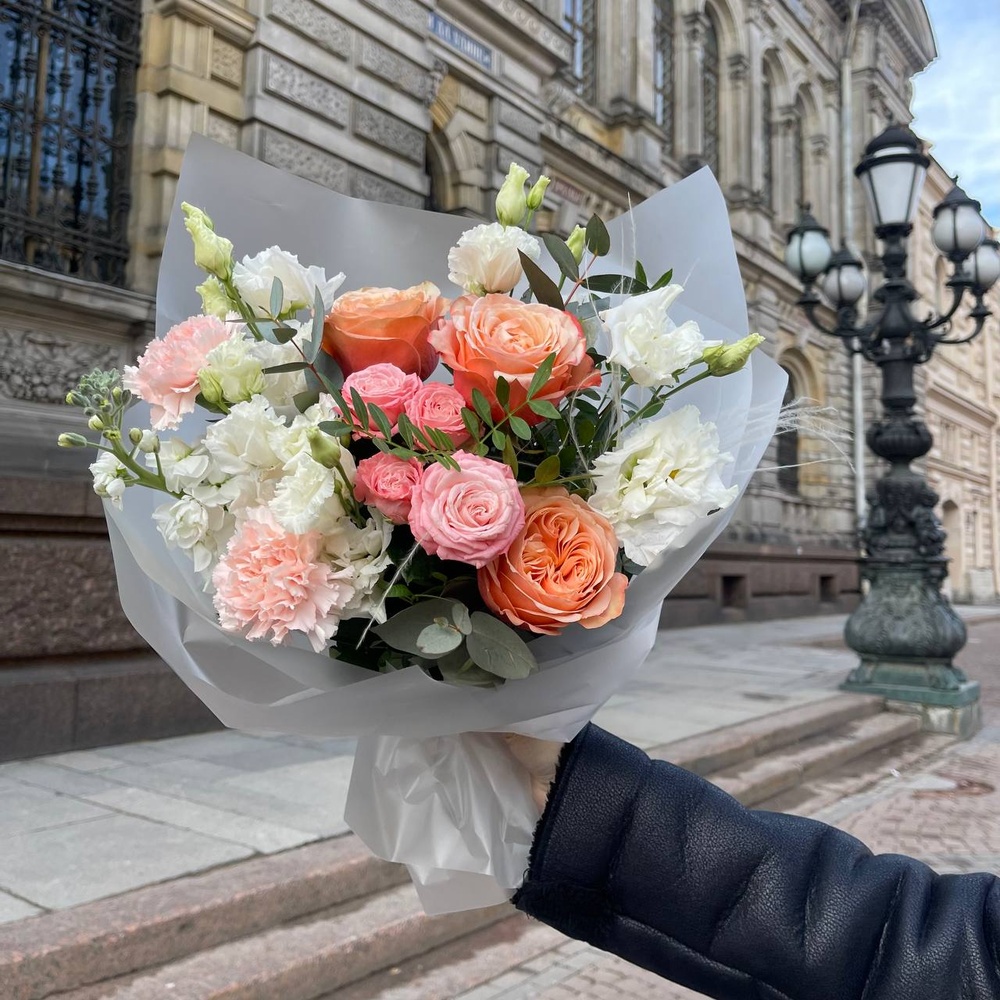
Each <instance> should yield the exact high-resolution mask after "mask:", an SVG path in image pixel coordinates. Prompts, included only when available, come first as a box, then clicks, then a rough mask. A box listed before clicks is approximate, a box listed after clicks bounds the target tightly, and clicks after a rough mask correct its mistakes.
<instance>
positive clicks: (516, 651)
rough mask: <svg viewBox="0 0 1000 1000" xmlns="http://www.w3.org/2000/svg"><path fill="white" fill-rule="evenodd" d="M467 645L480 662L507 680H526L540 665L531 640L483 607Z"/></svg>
mask: <svg viewBox="0 0 1000 1000" xmlns="http://www.w3.org/2000/svg"><path fill="white" fill-rule="evenodd" d="M466 645H467V647H468V650H469V657H470V658H471V659H472V661H473V663H475V664H476V666H478V667H482V669H483V670H485V671H487V672H488V673H491V674H495V675H496V676H497V677H503V678H504V680H511V681H513V680H523V679H524V678H525V677H529V676H530V675H531V674H532V673H533V672H534V671H535V670H537V669H538V661H537V660H536V659H535V656H534V654H533V653H532V652H531V650H530V649H529V648H528V644H527V643H526V642H525V641H524V640H523V639H522V638H521V637H520V636H519V635H518V634H517V633H516V632H515V631H514V630H513V629H512V628H510V627H509V626H507V625H504V624H503V622H501V621H500V620H499V619H497V618H494V617H493V616H492V615H488V614H486V613H485V612H483V611H476V612H474V613H473V615H472V634H471V635H470V636H469V637H468V638H467V639H466Z"/></svg>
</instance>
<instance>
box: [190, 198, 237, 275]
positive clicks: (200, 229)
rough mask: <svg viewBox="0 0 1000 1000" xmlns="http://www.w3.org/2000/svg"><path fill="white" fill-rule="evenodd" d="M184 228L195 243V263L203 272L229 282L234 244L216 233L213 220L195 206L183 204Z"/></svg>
mask: <svg viewBox="0 0 1000 1000" xmlns="http://www.w3.org/2000/svg"><path fill="white" fill-rule="evenodd" d="M181 209H182V210H183V212H184V227H185V229H187V231H188V232H189V233H190V234H191V239H192V240H193V241H194V262H195V263H196V264H197V265H198V267H200V268H201V269H202V270H203V271H207V272H208V273H209V274H212V275H214V276H215V277H216V278H220V279H222V280H223V281H226V280H228V279H229V278H230V277H231V276H232V273H233V244H232V243H231V242H230V241H229V240H227V239H226V238H225V237H223V236H219V235H218V234H217V233H216V232H215V228H214V227H213V225H212V220H211V219H210V218H209V217H208V216H207V215H206V214H205V213H204V212H203V211H202V210H201V209H200V208H195V206H194V205H189V204H188V203H187V202H186V201H185V202H183V203H182V204H181Z"/></svg>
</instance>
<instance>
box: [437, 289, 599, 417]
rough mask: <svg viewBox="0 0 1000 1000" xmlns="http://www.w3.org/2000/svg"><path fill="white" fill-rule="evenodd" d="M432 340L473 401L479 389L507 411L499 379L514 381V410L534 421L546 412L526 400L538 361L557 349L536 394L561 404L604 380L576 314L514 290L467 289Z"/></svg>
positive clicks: (497, 408) (460, 387)
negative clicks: (523, 298) (528, 300)
mask: <svg viewBox="0 0 1000 1000" xmlns="http://www.w3.org/2000/svg"><path fill="white" fill-rule="evenodd" d="M430 342H431V345H432V346H433V347H435V348H436V349H437V350H438V351H440V353H441V360H442V361H444V363H445V364H446V365H448V367H449V368H451V370H452V371H453V372H454V374H455V388H456V389H458V391H459V392H460V393H461V394H462V395H463V396H464V397H465V399H466V401H468V402H469V404H470V405H471V403H472V390H473V389H479V391H480V392H482V394H483V395H484V396H485V397H486V398H487V399H488V400H489V401H490V403H491V405H492V406H493V411H494V417H495V418H499V417H500V415H501V414H502V412H503V411H502V410H501V408H500V405H499V403H498V402H497V397H496V382H497V379H498V378H502V379H504V380H505V381H507V382H508V383H509V384H510V404H509V405H510V410H511V412H512V413H516V414H517V416H519V417H523V418H524V419H525V420H527V421H528V423H529V424H532V423H538V421H539V420H541V419H542V418H541V417H539V416H537V415H535V414H534V413H532V412H531V410H530V409H528V407H527V406H525V401H526V399H527V396H528V387H529V386H530V385H531V380H532V378H534V375H535V372H536V371H537V370H538V367H539V365H541V363H542V362H543V361H544V360H545V359H546V358H547V357H549V355H551V354H554V355H555V356H556V357H555V364H554V365H553V366H552V374H551V375H550V376H549V380H548V381H547V382H546V383H545V386H544V387H543V388H542V391H541V392H540V393H539V394H538V395H537V396H536V397H535V398H537V399H545V400H548V401H549V402H550V403H553V404H555V405H558V404H559V402H560V401H561V400H562V399H563V397H564V396H567V395H568V394H569V393H571V392H573V391H574V390H576V389H581V388H590V387H592V386H596V385H600V384H601V377H600V375H599V374H598V373H597V372H596V371H595V370H594V362H593V359H592V358H591V357H590V356H589V355H588V354H587V338H586V337H585V336H584V333H583V330H582V328H581V327H580V324H579V322H577V320H576V318H575V317H574V316H571V315H570V314H569V313H566V312H563V311H562V310H560V309H553V308H552V307H551V306H543V305H536V304H525V303H523V302H518V301H517V299H512V298H511V297H510V296H509V295H484V296H482V297H481V298H477V297H476V296H474V295H463V296H462V297H461V298H460V299H456V300H455V301H454V302H453V303H452V304H451V317H450V319H447V320H445V321H443V322H442V323H441V325H440V326H439V327H438V328H437V329H436V330H434V331H433V333H431V339H430Z"/></svg>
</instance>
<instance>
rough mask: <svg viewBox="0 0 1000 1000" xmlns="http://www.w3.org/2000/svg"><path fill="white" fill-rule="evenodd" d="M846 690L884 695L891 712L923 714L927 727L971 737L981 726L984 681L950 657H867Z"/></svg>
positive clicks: (935, 731) (925, 729)
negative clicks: (968, 674)
mask: <svg viewBox="0 0 1000 1000" xmlns="http://www.w3.org/2000/svg"><path fill="white" fill-rule="evenodd" d="M841 690H843V691H850V692H852V693H854V694H868V695H875V696H877V697H879V698H885V699H886V703H887V706H888V708H889V710H890V711H893V712H905V713H906V714H908V715H917V716H919V717H920V719H921V721H922V723H923V729H924V731H925V732H931V733H949V734H951V735H953V736H958V737H959V738H960V739H968V738H969V737H970V736H973V735H975V734H976V733H977V732H978V731H979V729H980V727H981V725H982V710H981V707H980V702H979V682H978V681H970V680H968V679H967V678H966V676H965V674H964V673H962V671H961V670H959V669H958V667H955V666H952V665H951V663H949V662H948V661H947V660H930V659H917V658H914V659H907V658H902V657H901V658H898V659H897V658H894V659H892V660H886V659H876V658H867V657H863V658H862V660H861V663H859V664H858V666H857V667H855V668H854V670H853V671H852V672H851V674H850V676H849V677H848V678H847V680H846V681H845V682H844V683H843V684H842V685H841Z"/></svg>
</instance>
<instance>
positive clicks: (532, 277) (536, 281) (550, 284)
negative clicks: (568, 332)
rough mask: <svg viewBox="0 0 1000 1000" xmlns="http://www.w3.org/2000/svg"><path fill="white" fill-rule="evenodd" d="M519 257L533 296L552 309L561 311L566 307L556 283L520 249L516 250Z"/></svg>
mask: <svg viewBox="0 0 1000 1000" xmlns="http://www.w3.org/2000/svg"><path fill="white" fill-rule="evenodd" d="M518 254H519V255H520V257H521V267H523V268H524V276H525V277H526V278H527V279H528V284H529V285H530V286H531V290H532V291H533V292H534V293H535V298H536V299H538V301H539V302H540V303H541V304H542V305H546V306H551V307H552V308H553V309H558V310H560V311H562V310H563V309H565V308H566V304H565V303H564V302H563V297H562V292H560V291H559V287H558V286H557V285H556V283H555V282H554V281H553V280H552V279H551V278H550V277H549V276H548V275H547V274H546V273H545V272H544V271H543V270H542V269H541V268H540V267H539V266H538V265H537V264H536V263H535V262H534V261H533V260H532V259H531V258H530V257H529V256H528V255H527V254H526V253H524V251H522V250H518Z"/></svg>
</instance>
